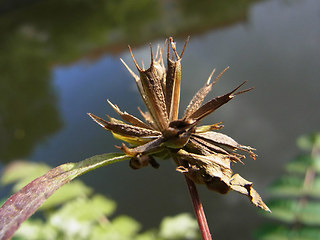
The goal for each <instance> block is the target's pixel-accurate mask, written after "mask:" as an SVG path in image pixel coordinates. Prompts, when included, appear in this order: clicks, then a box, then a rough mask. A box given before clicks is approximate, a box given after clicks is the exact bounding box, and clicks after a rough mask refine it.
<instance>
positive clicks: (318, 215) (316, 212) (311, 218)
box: [299, 201, 320, 225]
mask: <svg viewBox="0 0 320 240" xmlns="http://www.w3.org/2000/svg"><path fill="white" fill-rule="evenodd" d="M299 220H300V221H301V222H303V223H304V224H308V225H315V224H316V225H320V203H319V202H310V201H309V202H307V203H306V204H305V205H304V206H303V207H301V212H300V215H299Z"/></svg>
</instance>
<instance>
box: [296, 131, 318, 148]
mask: <svg viewBox="0 0 320 240" xmlns="http://www.w3.org/2000/svg"><path fill="white" fill-rule="evenodd" d="M297 144H298V146H299V147H300V148H301V149H304V150H311V149H312V148H314V147H315V148H320V134H319V133H313V134H310V135H305V136H302V137H300V138H298V140H297Z"/></svg>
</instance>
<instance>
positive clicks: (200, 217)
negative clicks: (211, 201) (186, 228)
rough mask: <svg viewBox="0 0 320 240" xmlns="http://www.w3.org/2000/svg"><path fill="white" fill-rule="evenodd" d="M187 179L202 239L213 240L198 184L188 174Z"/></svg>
mask: <svg viewBox="0 0 320 240" xmlns="http://www.w3.org/2000/svg"><path fill="white" fill-rule="evenodd" d="M185 179H186V182H187V185H188V189H189V192H190V196H191V200H192V204H193V209H194V213H195V215H196V217H197V221H198V225H199V229H200V233H201V236H202V239H203V240H212V238H211V234H210V230H209V226H208V223H207V219H206V216H205V214H204V211H203V207H202V203H201V201H200V198H199V195H198V191H197V188H196V185H195V184H194V182H193V181H192V180H190V179H189V178H188V177H187V176H185Z"/></svg>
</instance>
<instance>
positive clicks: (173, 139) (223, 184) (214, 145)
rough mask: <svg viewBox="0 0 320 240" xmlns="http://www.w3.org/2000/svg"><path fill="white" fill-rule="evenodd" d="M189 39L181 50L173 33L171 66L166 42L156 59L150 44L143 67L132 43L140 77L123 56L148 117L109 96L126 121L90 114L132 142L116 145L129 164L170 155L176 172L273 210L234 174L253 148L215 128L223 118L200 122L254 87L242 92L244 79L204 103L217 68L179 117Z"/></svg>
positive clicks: (152, 162) (143, 163)
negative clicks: (235, 166) (235, 165)
mask: <svg viewBox="0 0 320 240" xmlns="http://www.w3.org/2000/svg"><path fill="white" fill-rule="evenodd" d="M187 42H188V40H187V41H186V43H185V45H184V48H183V50H182V52H181V54H180V55H179V54H178V53H177V50H176V45H175V43H174V41H173V39H172V38H169V41H168V48H167V68H166V67H165V65H164V62H163V58H162V55H163V51H164V47H163V48H162V49H160V47H158V48H157V52H156V56H155V58H154V57H153V52H152V47H151V46H150V50H151V64H150V67H149V68H148V69H144V67H142V68H141V67H140V66H139V65H138V64H137V62H136V60H135V58H134V56H133V54H132V51H131V48H130V47H129V49H130V53H131V56H132V59H133V61H134V64H135V66H136V68H137V70H138V71H139V76H138V75H136V74H135V73H134V72H133V71H132V70H131V69H130V68H129V67H128V66H127V65H126V63H125V62H124V61H123V60H122V59H121V61H122V63H123V64H124V66H125V67H126V68H127V69H128V71H129V72H130V74H131V75H132V76H133V77H134V79H135V81H136V84H137V86H138V89H139V92H140V94H141V96H142V99H143V101H144V103H145V105H146V107H147V109H148V111H147V112H143V111H141V110H140V109H139V111H140V112H141V115H142V117H143V118H144V120H145V121H142V120H140V119H138V118H136V117H134V116H132V115H130V114H129V113H127V112H122V111H121V110H120V109H119V107H118V106H117V105H114V104H112V103H111V102H110V101H109V100H108V103H109V104H110V105H111V107H112V108H113V109H114V110H115V111H116V112H117V113H118V114H119V115H120V117H121V118H122V119H123V120H124V121H125V122H124V121H121V120H118V119H115V118H112V117H109V116H108V117H109V121H106V120H104V119H102V118H100V117H97V116H95V115H93V114H91V113H89V115H90V117H91V118H92V119H93V120H94V121H95V122H97V123H98V124H99V125H100V126H102V127H103V128H105V129H107V130H108V131H111V132H112V134H113V136H114V137H115V138H118V139H121V140H123V141H125V142H127V143H129V147H128V146H126V145H125V144H124V143H123V144H122V146H121V147H118V148H119V149H121V150H122V151H123V152H124V153H125V154H126V155H128V156H130V157H131V160H130V166H131V167H132V168H133V169H139V168H141V167H144V166H147V165H148V164H150V165H151V166H152V167H154V168H158V167H159V164H158V163H157V162H156V160H155V158H161V157H162V158H168V157H172V158H173V159H174V161H175V162H176V164H177V171H178V172H181V173H184V174H185V175H186V176H187V177H188V178H190V179H191V180H192V181H193V182H195V183H199V184H205V185H206V186H207V187H208V188H209V189H211V190H214V191H217V192H219V193H223V194H225V193H227V192H228V191H229V190H234V191H237V192H239V193H242V194H244V195H246V196H248V197H249V199H250V201H251V202H252V203H253V204H254V205H256V206H258V207H260V208H262V209H264V210H266V211H270V210H269V208H268V207H267V206H266V205H265V203H264V202H263V201H262V199H261V197H260V196H259V194H258V193H257V192H256V191H255V190H254V189H253V188H252V183H251V182H249V181H247V180H245V179H244V178H242V177H241V176H240V175H239V174H233V172H232V170H231V164H232V163H237V162H241V163H242V159H244V158H245V155H243V154H242V153H238V152H237V151H242V152H246V153H248V154H249V155H250V157H252V158H253V159H255V157H256V154H255V153H254V152H253V151H254V150H255V149H253V148H251V147H248V146H243V145H240V144H239V143H237V142H236V141H235V140H233V139H232V138H230V137H228V136H227V135H224V134H222V133H219V132H217V131H216V130H220V129H221V128H222V127H223V126H222V125H221V124H220V123H217V124H213V125H205V126H198V124H199V123H200V122H201V120H202V119H203V118H204V117H206V116H207V115H209V114H210V113H212V112H214V111H215V110H216V109H218V108H219V107H221V106H222V105H223V104H225V103H227V102H229V101H230V100H231V99H233V98H234V97H235V96H237V95H239V94H242V93H245V92H248V91H250V90H251V89H252V88H249V89H246V90H242V91H239V88H240V87H242V85H243V84H244V83H245V82H244V83H242V84H240V85H239V86H238V87H236V88H235V89H234V90H232V91H230V92H228V93H227V94H224V95H222V96H219V97H216V98H213V99H212V100H210V101H208V102H207V103H205V104H202V102H203V100H204V98H205V97H206V95H207V94H208V93H209V92H210V90H211V89H212V86H213V85H214V84H215V83H216V82H217V80H218V79H219V78H220V77H221V75H222V74H223V73H224V72H225V71H226V70H227V68H226V69H224V70H223V71H222V72H221V73H220V74H219V75H218V76H217V77H216V78H215V79H214V80H213V81H211V78H212V76H213V74H214V70H213V71H212V73H211V75H210V76H209V79H208V80H207V82H206V84H205V85H204V86H203V87H202V88H201V89H200V90H199V91H198V92H197V93H196V95H195V96H194V97H193V98H192V100H191V101H190V103H189V105H188V107H187V109H186V110H185V112H184V115H183V117H182V118H180V119H178V109H179V100H180V84H181V59H182V56H183V53H184V50H185V48H186V45H187ZM165 45H166V44H165ZM170 49H171V51H170Z"/></svg>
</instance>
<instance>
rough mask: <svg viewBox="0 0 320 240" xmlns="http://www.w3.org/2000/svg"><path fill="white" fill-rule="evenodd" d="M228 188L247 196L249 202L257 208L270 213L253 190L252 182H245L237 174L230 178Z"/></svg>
mask: <svg viewBox="0 0 320 240" xmlns="http://www.w3.org/2000/svg"><path fill="white" fill-rule="evenodd" d="M230 187H231V189H232V190H234V191H236V192H239V193H241V194H244V195H246V196H248V198H249V200H250V201H251V202H252V203H253V204H254V205H256V206H257V207H259V208H261V209H263V210H265V211H267V212H271V210H270V209H269V208H268V206H267V205H266V204H265V203H264V202H263V201H262V199H261V197H260V195H259V194H258V193H257V191H256V190H254V189H253V187H252V182H249V181H247V180H246V179H244V178H243V177H241V176H240V175H239V174H235V175H233V176H232V179H231V181H230Z"/></svg>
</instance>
